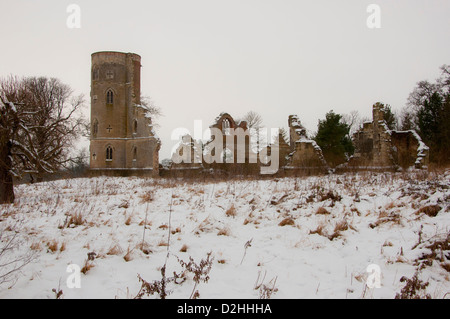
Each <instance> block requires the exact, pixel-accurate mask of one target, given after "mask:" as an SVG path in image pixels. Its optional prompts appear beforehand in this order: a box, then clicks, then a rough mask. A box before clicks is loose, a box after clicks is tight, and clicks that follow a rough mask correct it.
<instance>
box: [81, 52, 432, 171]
mask: <svg viewBox="0 0 450 319" xmlns="http://www.w3.org/2000/svg"><path fill="white" fill-rule="evenodd" d="M91 59H92V70H91V136H90V167H91V170H92V171H93V172H100V173H101V174H105V173H113V174H116V173H119V174H120V175H127V174H133V175H134V174H141V173H142V174H144V175H153V176H159V175H160V171H159V165H160V164H159V156H158V153H159V149H160V146H161V143H160V140H159V138H158V137H157V136H156V134H155V132H154V130H153V125H152V119H151V116H150V113H149V111H148V110H147V108H146V107H145V106H144V105H141V100H140V96H141V92H140V90H141V89H140V77H141V76H140V72H141V57H140V56H139V55H137V54H134V53H122V52H111V51H105V52H96V53H93V54H92V56H91ZM384 112H385V109H384V105H383V104H381V103H376V104H375V105H374V106H373V121H372V122H366V123H364V125H363V127H362V128H361V129H360V130H359V131H358V132H356V133H355V134H354V136H353V143H354V145H355V149H356V151H355V153H354V155H353V156H352V157H351V158H350V160H349V161H348V162H347V163H346V164H344V165H341V167H340V168H344V169H382V170H386V169H389V170H392V169H398V168H408V167H411V166H415V167H416V168H422V167H424V166H426V165H427V164H428V147H427V146H426V145H425V144H424V143H423V142H422V141H421V140H420V138H419V136H418V135H417V133H416V132H414V131H394V130H390V129H389V128H388V127H387V125H386V122H385V121H384ZM288 125H289V141H285V140H284V138H283V136H282V134H279V138H278V139H275V140H276V141H275V142H274V143H272V144H269V145H268V146H266V147H261V145H260V143H259V142H258V143H257V145H255V143H254V137H255V136H254V134H255V131H252V130H251V129H249V127H248V125H247V122H245V121H235V120H234V119H233V117H231V115H230V114H228V113H221V114H220V115H219V116H218V117H217V118H216V119H215V121H214V123H213V124H212V125H211V126H210V129H211V132H212V138H211V139H210V140H209V141H207V142H206V143H204V144H203V143H202V142H201V141H194V140H193V139H192V137H190V136H189V135H187V136H184V137H183V139H182V141H181V143H180V145H179V147H178V149H177V150H176V152H175V154H174V155H173V157H172V161H168V162H169V165H167V166H166V163H163V165H164V166H163V167H164V175H172V176H176V175H177V172H183V174H182V175H186V174H185V173H186V172H188V173H190V174H191V175H192V176H198V174H199V173H205V172H206V173H212V172H213V173H214V174H215V173H217V172H224V173H226V174H238V175H241V174H269V175H273V174H277V175H278V176H292V175H304V174H317V173H328V172H330V171H331V170H330V168H329V166H328V164H327V163H326V161H325V159H324V156H323V154H322V150H321V149H320V147H319V146H318V145H317V144H316V142H315V141H314V140H312V139H309V138H308V137H307V134H306V129H305V128H304V127H303V126H302V124H301V123H300V120H299V118H298V117H297V116H296V115H290V116H289V118H288ZM252 134H253V135H252ZM256 134H259V133H256ZM266 138H267V136H266ZM268 138H269V139H272V137H271V136H270V137H268ZM257 140H258V138H257Z"/></svg>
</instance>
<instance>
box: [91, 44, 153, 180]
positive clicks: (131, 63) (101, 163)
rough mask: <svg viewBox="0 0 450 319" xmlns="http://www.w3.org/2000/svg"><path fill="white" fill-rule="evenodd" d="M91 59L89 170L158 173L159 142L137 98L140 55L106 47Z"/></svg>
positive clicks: (138, 95) (138, 94)
mask: <svg viewBox="0 0 450 319" xmlns="http://www.w3.org/2000/svg"><path fill="white" fill-rule="evenodd" d="M91 61H92V69H91V136H90V167H91V170H93V171H101V172H105V171H109V172H111V171H122V172H126V171H134V172H133V173H136V171H142V172H144V171H145V172H147V173H150V174H151V175H158V174H159V172H158V171H159V157H158V152H159V149H160V144H161V143H160V140H159V138H158V137H157V136H156V134H155V132H154V131H153V126H152V121H151V118H150V116H149V113H148V111H147V109H146V108H145V107H144V106H142V105H141V101H140V96H141V83H140V81H141V57H140V56H139V55H137V54H134V53H122V52H111V51H107V52H96V53H93V54H92V56H91Z"/></svg>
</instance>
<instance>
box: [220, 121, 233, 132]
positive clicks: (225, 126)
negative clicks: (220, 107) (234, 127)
mask: <svg viewBox="0 0 450 319" xmlns="http://www.w3.org/2000/svg"><path fill="white" fill-rule="evenodd" d="M230 127H231V124H230V120H229V119H224V120H223V121H222V133H223V134H225V135H230Z"/></svg>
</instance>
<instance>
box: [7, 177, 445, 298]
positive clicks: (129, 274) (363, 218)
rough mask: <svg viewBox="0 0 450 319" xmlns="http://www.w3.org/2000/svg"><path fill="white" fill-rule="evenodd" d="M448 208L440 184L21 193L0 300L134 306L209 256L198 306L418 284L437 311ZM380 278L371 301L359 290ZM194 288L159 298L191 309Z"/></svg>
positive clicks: (133, 186)
mask: <svg viewBox="0 0 450 319" xmlns="http://www.w3.org/2000/svg"><path fill="white" fill-rule="evenodd" d="M449 201H450V171H447V172H445V173H440V174H431V173H430V174H426V173H423V172H411V173H403V174H382V173H379V174H375V173H365V174H346V175H330V176H322V177H308V178H282V179H275V180H231V181H221V182H188V183H185V182H183V181H174V180H163V179H157V180H153V179H142V178H106V177H99V178H80V179H71V180H61V181H54V182H45V183H40V184H33V185H19V186H17V187H16V202H15V203H14V204H13V205H3V206H0V232H1V243H0V249H1V247H3V248H4V247H6V245H7V243H8V240H11V239H13V240H12V241H11V245H10V246H8V247H11V249H10V250H5V251H3V252H2V253H1V254H0V278H3V279H5V277H1V276H2V275H4V274H5V273H7V272H8V271H9V270H11V269H15V268H17V267H19V266H20V265H21V260H22V258H23V257H28V256H32V257H33V259H32V261H31V262H29V263H27V264H26V265H25V266H23V268H21V269H20V271H18V272H15V273H13V275H14V276H12V277H11V276H10V277H7V278H6V279H9V280H8V281H6V282H3V283H2V284H1V285H0V298H55V297H56V294H55V292H54V291H52V290H53V289H55V291H59V290H60V291H62V295H61V297H62V298H133V297H135V296H136V295H137V294H138V292H139V289H140V287H141V283H140V281H139V280H138V274H139V275H140V276H141V277H142V278H143V279H144V280H146V281H147V282H154V281H160V280H161V278H162V277H161V267H162V266H163V265H164V264H165V263H166V275H167V276H168V277H170V276H172V274H173V272H174V271H175V272H177V273H179V274H180V273H182V270H183V267H182V264H181V263H180V262H179V260H182V261H184V262H188V261H189V258H190V257H192V259H193V261H194V262H195V263H196V264H200V261H201V260H202V259H203V260H206V257H207V253H208V252H211V257H212V258H213V261H212V265H211V270H210V272H209V274H208V275H209V281H208V282H200V283H199V284H198V285H197V286H196V287H195V290H197V291H198V293H199V297H200V298H225V299H226V298H259V297H261V296H262V294H263V293H264V292H265V293H272V294H271V298H394V297H395V295H396V294H397V293H400V291H401V289H402V287H404V286H405V281H403V282H401V281H400V279H401V278H402V277H403V276H405V277H407V278H412V276H413V275H414V274H415V273H416V272H417V273H418V276H419V278H420V280H422V282H423V283H426V282H428V283H429V284H428V286H427V287H426V289H425V290H423V291H422V292H423V293H424V294H425V293H427V294H429V295H430V296H431V297H432V298H448V297H450V294H449V292H450V273H449V271H450V267H449V263H450V260H449V258H450V251H449V250H448V240H449V232H450V214H449V211H450V204H449ZM436 205H437V206H436ZM424 207H428V208H424ZM144 229H145V232H144ZM169 234H170V236H169ZM14 235H15V237H14ZM436 243H440V244H436ZM88 253H95V255H94V254H90V259H92V260H88V259H89V258H88ZM12 261H17V262H15V263H11V264H10V263H9V262H12ZM70 264H76V265H79V267H80V268H82V267H84V266H86V265H87V266H88V267H86V268H85V270H86V269H87V271H85V273H81V274H80V286H81V287H80V288H69V287H68V286H67V279H68V278H69V279H70V280H72V279H73V278H75V277H73V276H72V275H73V274H74V273H69V272H67V266H68V265H70ZM369 265H376V266H371V267H375V268H374V269H375V272H368V271H367V270H368V267H369ZM377 267H379V268H377ZM377 270H379V272H378V271H377ZM378 275H379V279H380V288H377V287H373V288H369V286H372V285H370V284H373V283H375V282H374V281H371V280H372V279H375V278H377V276H378ZM193 279H194V277H193V273H191V272H185V274H184V279H180V280H178V281H177V282H181V281H183V280H184V282H182V283H180V284H176V283H175V282H169V283H168V285H167V290H169V291H170V294H169V295H168V298H189V297H190V296H191V293H192V292H193V289H194V286H195V283H194V280H193ZM70 280H69V281H70ZM0 282H1V280H0ZM71 282H74V281H71ZM368 283H369V286H368ZM264 288H265V289H264ZM265 296H266V297H267V294H266V295H265ZM144 297H150V298H158V297H159V296H158V295H157V294H155V295H150V296H147V295H144Z"/></svg>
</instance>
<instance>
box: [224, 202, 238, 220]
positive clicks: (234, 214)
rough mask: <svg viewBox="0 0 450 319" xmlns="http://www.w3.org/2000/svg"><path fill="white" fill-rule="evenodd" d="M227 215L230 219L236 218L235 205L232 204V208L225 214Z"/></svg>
mask: <svg viewBox="0 0 450 319" xmlns="http://www.w3.org/2000/svg"><path fill="white" fill-rule="evenodd" d="M225 215H227V216H228V217H235V216H236V208H235V207H234V204H231V206H230V208H228V209H227V211H226V212H225Z"/></svg>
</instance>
